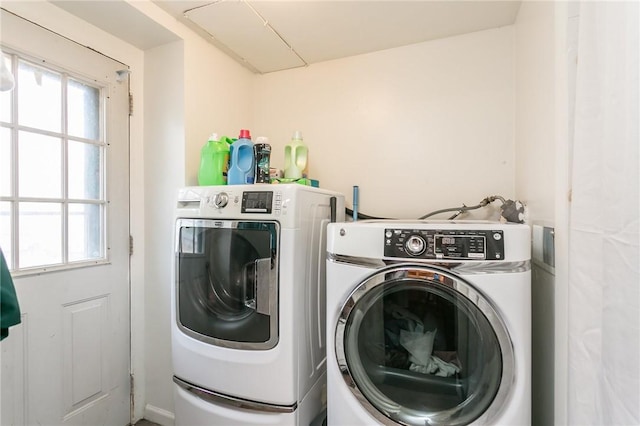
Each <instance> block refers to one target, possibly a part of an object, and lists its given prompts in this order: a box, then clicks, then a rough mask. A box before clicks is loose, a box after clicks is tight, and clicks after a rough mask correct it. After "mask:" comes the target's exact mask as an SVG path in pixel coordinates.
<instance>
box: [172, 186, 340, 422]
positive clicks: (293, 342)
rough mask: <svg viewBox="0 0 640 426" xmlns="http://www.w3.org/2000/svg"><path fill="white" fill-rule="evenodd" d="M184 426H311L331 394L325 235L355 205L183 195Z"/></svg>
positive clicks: (178, 314)
mask: <svg viewBox="0 0 640 426" xmlns="http://www.w3.org/2000/svg"><path fill="white" fill-rule="evenodd" d="M177 201H178V202H177V207H178V208H177V212H176V221H175V246H174V248H175V257H174V273H175V275H174V287H173V292H172V304H171V320H172V321H171V331H172V355H173V356H172V358H173V381H174V383H175V386H174V409H175V424H176V426H210V425H225V426H231V425H252V426H253V425H261V424H264V425H267V424H269V425H274V424H278V425H297V424H309V423H310V422H311V420H312V419H314V418H315V417H316V416H318V415H319V414H320V413H322V412H323V408H324V403H325V399H324V397H323V391H324V390H325V386H326V371H325V368H326V359H325V357H326V341H325V336H326V331H325V329H324V327H325V313H326V306H325V297H324V296H325V281H326V280H325V270H326V268H325V266H326V257H325V256H326V246H325V242H326V226H327V224H328V223H329V221H330V220H332V219H333V218H332V216H335V220H344V210H345V209H344V196H342V195H341V194H337V193H334V192H331V191H327V190H324V189H321V188H314V187H310V186H304V185H299V184H282V185H268V184H255V185H224V186H200V187H187V188H183V189H181V190H180V191H179V194H178V200H177Z"/></svg>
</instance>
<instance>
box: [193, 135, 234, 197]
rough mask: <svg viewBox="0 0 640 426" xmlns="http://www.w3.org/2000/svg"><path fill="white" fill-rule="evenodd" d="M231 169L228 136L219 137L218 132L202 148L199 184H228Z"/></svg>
mask: <svg viewBox="0 0 640 426" xmlns="http://www.w3.org/2000/svg"><path fill="white" fill-rule="evenodd" d="M228 170H229V143H228V138H226V137H222V138H221V139H218V135H217V134H216V133H212V134H211V136H209V140H208V141H207V143H206V144H205V145H204V146H203V147H202V149H201V150H200V168H199V169H198V185H226V184H227V171H228Z"/></svg>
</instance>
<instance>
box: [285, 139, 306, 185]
mask: <svg viewBox="0 0 640 426" xmlns="http://www.w3.org/2000/svg"><path fill="white" fill-rule="evenodd" d="M308 155H309V150H308V149H307V146H306V145H305V144H304V142H303V141H302V132H300V131H299V130H296V131H295V132H294V134H293V137H292V138H291V143H290V144H289V145H287V146H285V147H284V177H285V179H300V178H303V177H307V167H308Z"/></svg>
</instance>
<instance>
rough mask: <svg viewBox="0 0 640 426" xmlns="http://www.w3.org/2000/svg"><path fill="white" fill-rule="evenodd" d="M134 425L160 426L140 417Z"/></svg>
mask: <svg viewBox="0 0 640 426" xmlns="http://www.w3.org/2000/svg"><path fill="white" fill-rule="evenodd" d="M134 426H160V425H159V424H158V423H153V422H150V421H149V420H145V419H142V420H140V421H138V422H137V423H136V424H135V425H134Z"/></svg>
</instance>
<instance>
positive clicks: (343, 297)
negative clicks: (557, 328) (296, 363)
mask: <svg viewBox="0 0 640 426" xmlns="http://www.w3.org/2000/svg"><path fill="white" fill-rule="evenodd" d="M530 257H531V249H530V229H529V227H528V226H527V225H523V224H511V223H507V224H502V223H497V222H486V221H455V222H454V221H442V222H426V221H391V220H380V221H376V220H365V221H359V222H349V223H334V224H330V225H329V227H328V230H327V320H328V323H327V344H328V349H327V351H328V354H327V381H328V384H327V386H328V402H327V407H328V408H327V409H328V422H327V423H328V425H329V426H340V425H348V426H356V425H363V426H364V425H367V426H368V425H372V424H384V425H397V424H401V425H420V426H424V425H447V426H458V425H529V424H530V423H531V275H530Z"/></svg>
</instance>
